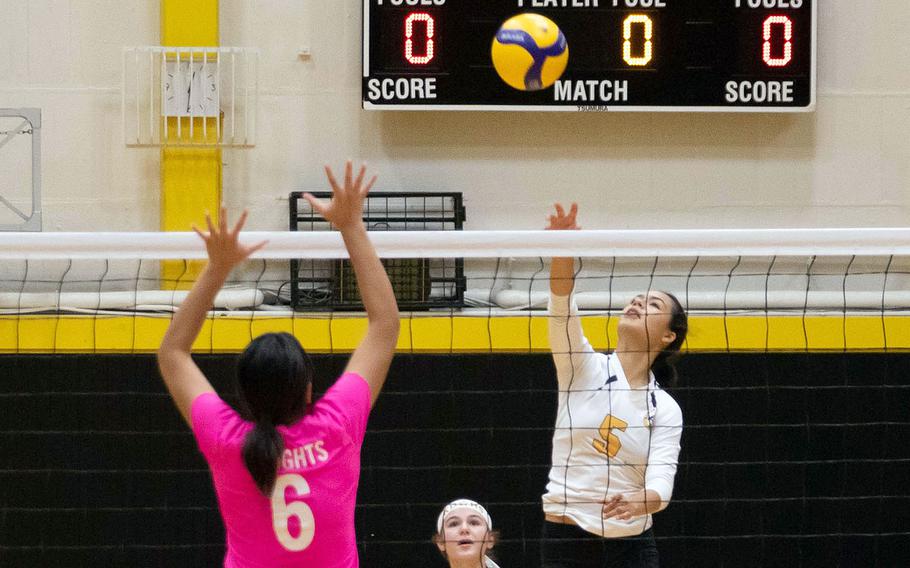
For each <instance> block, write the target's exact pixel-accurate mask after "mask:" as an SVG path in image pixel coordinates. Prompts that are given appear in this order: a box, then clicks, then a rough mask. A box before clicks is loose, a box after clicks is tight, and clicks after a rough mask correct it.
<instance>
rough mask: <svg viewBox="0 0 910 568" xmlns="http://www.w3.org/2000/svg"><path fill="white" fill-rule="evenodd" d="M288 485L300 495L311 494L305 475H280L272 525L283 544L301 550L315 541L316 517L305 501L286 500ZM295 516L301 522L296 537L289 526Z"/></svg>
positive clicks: (296, 550) (275, 495)
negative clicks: (285, 491)
mask: <svg viewBox="0 0 910 568" xmlns="http://www.w3.org/2000/svg"><path fill="white" fill-rule="evenodd" d="M288 487H293V488H294V490H295V491H297V495H298V496H300V497H303V496H304V495H309V494H310V485H309V484H308V483H307V482H306V479H304V478H303V476H300V475H297V474H295V473H289V474H285V475H279V476H278V479H276V480H275V490H274V491H272V527H273V528H274V529H275V537H276V538H277V539H278V542H280V543H281V546H283V547H285V548H286V549H288V550H290V551H291V552H300V551H301V550H303V549H305V548H306V547H308V546H309V545H310V543H312V542H313V535H314V534H315V533H316V519H315V518H313V510H312V509H310V506H309V505H307V504H306V503H304V502H303V501H291V502H287V501H285V500H284V490H285V489H287V488H288ZM293 517H296V518H297V520H298V522H299V523H300V534H298V535H297V536H296V537H295V536H293V535H291V531H290V529H289V528H288V521H289V520H291V518H293Z"/></svg>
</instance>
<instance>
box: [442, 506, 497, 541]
mask: <svg viewBox="0 0 910 568" xmlns="http://www.w3.org/2000/svg"><path fill="white" fill-rule="evenodd" d="M455 509H471V510H473V511H474V512H476V513H477V514H479V515H480V516H481V517H483V520H485V521H486V522H487V530H493V519H491V518H490V514H489V513H487V510H486V509H484V508H483V505H481V504H480V503H478V502H477V501H471V500H470V499H456V500H454V501H452V502H451V503H449V504H448V505H446V506H445V507H444V508H443V509H442V512H441V513H439V518H438V519H436V532H437V533H441V532H442V523H443V521H445V519H446V517H447V516H449V513H451V512H452V511H454V510H455Z"/></svg>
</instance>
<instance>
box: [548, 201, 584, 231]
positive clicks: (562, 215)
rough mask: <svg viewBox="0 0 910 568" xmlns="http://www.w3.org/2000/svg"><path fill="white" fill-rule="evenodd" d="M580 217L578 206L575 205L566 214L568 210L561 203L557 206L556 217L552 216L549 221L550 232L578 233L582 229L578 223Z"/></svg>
mask: <svg viewBox="0 0 910 568" xmlns="http://www.w3.org/2000/svg"><path fill="white" fill-rule="evenodd" d="M577 216H578V204H577V203H573V204H572V206H571V207H570V208H569V212H568V213H566V210H565V209H564V208H563V206H562V205H561V204H559V203H557V204H556V215H550V216H549V217H548V218H547V220H548V221H549V223H548V224H547V230H548V231H577V230H578V229H581V227H580V226H579V225H578V223H577V221H576V217H577Z"/></svg>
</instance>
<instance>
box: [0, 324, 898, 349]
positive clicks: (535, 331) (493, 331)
mask: <svg viewBox="0 0 910 568" xmlns="http://www.w3.org/2000/svg"><path fill="white" fill-rule="evenodd" d="M169 323H170V317H169V316H153V315H136V316H135V317H133V316H120V315H117V316H106V315H105V316H91V315H61V316H53V315H51V316H48V315H36V316H31V315H22V316H0V353H94V352H97V353H151V352H154V351H155V350H156V349H157V348H158V345H159V344H160V343H161V338H162V337H163V336H164V332H165V329H167V326H168V324H169ZM366 325H367V321H366V318H364V317H363V316H344V315H338V314H335V315H333V316H332V317H329V316H328V315H322V314H298V315H297V316H295V317H287V316H269V315H260V314H257V315H255V316H254V317H250V316H249V315H246V316H232V315H228V316H221V315H219V316H218V317H217V318H213V319H209V320H208V321H207V322H206V324H205V326H203V329H202V332H201V333H200V335H199V339H198V340H197V341H196V343H195V345H194V349H195V350H196V351H198V352H200V353H206V352H209V353H233V352H237V351H240V350H242V349H243V348H244V346H246V344H247V343H249V341H250V340H251V339H252V338H254V337H256V336H258V335H260V334H262V333H266V332H270V331H286V332H288V333H293V334H294V335H295V336H296V337H297V338H298V339H300V342H301V343H302V344H303V346H304V347H305V348H306V349H307V350H308V351H311V352H314V353H346V352H350V351H351V350H353V349H354V348H355V347H356V346H357V343H358V342H359V341H360V338H361V337H362V336H363V333H364V331H365V330H366ZM582 325H583V327H584V330H585V334H586V335H587V337H588V339H589V340H590V341H591V343H592V345H594V347H595V348H596V349H598V350H609V349H611V348H612V347H613V346H614V345H616V318H615V317H614V318H607V317H605V316H586V317H583V318H582ZM401 331H402V333H401V336H400V338H399V340H398V350H399V351H400V352H403V353H406V352H415V353H486V352H497V353H528V352H536V353H539V352H546V351H547V350H548V341H547V318H546V317H544V316H533V317H530V318H529V317H522V316H502V317H492V318H488V317H475V316H454V317H419V316H416V317H411V318H403V319H402V322H401ZM766 333H767V337H768V339H767V340H766ZM885 338H887V345H886V344H885ZM686 347H687V349H688V350H689V351H692V352H717V351H721V352H723V351H734V352H764V351H843V350H851V351H854V350H860V351H882V350H884V349H885V347H887V349H888V350H889V351H891V350H894V351H901V350H910V317H907V316H885V317H881V316H847V317H846V319H845V318H844V317H842V316H807V317H806V318H802V317H799V316H792V317H791V316H774V317H769V318H767V319H765V318H764V317H762V316H735V317H727V318H724V317H705V316H700V317H699V316H693V317H691V318H690V332H689V339H688V341H687V346H686Z"/></svg>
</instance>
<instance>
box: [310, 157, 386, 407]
mask: <svg viewBox="0 0 910 568" xmlns="http://www.w3.org/2000/svg"><path fill="white" fill-rule="evenodd" d="M325 173H326V177H328V179H329V184H330V185H331V186H332V192H333V197H332V201H331V202H329V203H324V202H322V201H320V200H318V199H316V198H315V197H313V196H312V195H310V194H306V195H304V197H305V198H306V200H307V201H309V202H310V204H311V205H312V206H313V208H314V209H315V210H316V211H318V212H319V213H320V214H321V215H322V216H323V217H325V219H326V220H327V221H330V222H331V223H332V224H333V225H334V226H335V227H336V228H337V229H338V230H339V231H341V237H342V239H344V244H345V247H347V249H348V255H349V256H350V257H351V264H352V265H353V267H354V274H355V275H356V276H357V288H358V290H359V291H360V297H361V298H362V299H363V306H364V308H365V309H366V311H367V320H368V324H367V332H366V335H365V336H364V338H363V339H362V340H361V341H360V344H359V345H358V346H357V349H355V350H354V353H353V354H352V355H351V359H350V361H348V365H347V367H346V368H345V371H346V372H351V373H357V374H358V375H360V376H361V377H363V378H364V379H365V380H366V382H367V384H369V385H370V404H371V405H372V404H373V403H375V402H376V397H378V396H379V391H380V390H382V385H383V383H385V378H386V375H387V374H388V372H389V365H390V364H391V362H392V356H393V355H394V354H395V346H396V345H397V343H398V332H399V328H400V325H399V322H398V303H397V302H396V301H395V294H394V292H393V291H392V284H391V283H390V282H389V277H388V275H387V274H386V271H385V267H383V266H382V263H381V262H380V261H379V256H377V254H376V249H375V248H373V244H372V243H371V242H370V238H369V237H368V236H367V230H366V227H365V226H364V224H363V201H364V199H366V196H367V194H368V193H369V191H370V188H371V187H372V186H373V183H374V182H375V181H376V176H373V177H372V178H370V180H369V182H367V183H366V184H364V175H365V174H366V166H361V168H360V172H359V173H358V175H357V178H356V179H353V171H352V166H351V161H350V160H348V162H347V164H346V165H345V172H344V185H343V186H341V185H339V184H338V182H337V181H336V179H335V175H334V174H333V173H332V170H331V168H329V167H328V166H326V168H325Z"/></svg>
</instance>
